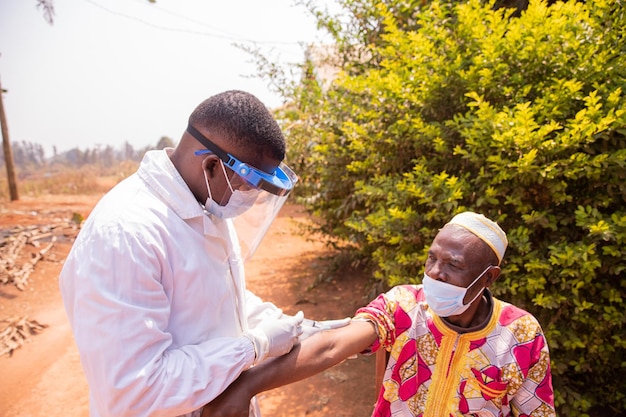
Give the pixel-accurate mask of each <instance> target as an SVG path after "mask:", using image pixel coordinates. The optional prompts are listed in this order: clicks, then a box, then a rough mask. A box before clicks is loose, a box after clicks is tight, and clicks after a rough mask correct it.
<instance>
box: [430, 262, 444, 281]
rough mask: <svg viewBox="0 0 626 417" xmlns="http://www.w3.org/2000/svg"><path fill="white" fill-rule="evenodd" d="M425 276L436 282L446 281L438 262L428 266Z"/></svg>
mask: <svg viewBox="0 0 626 417" xmlns="http://www.w3.org/2000/svg"><path fill="white" fill-rule="evenodd" d="M426 274H428V276H429V277H431V278H432V279H435V280H437V281H447V280H446V279H445V277H444V274H443V270H442V265H441V263H440V262H439V261H435V262H433V263H432V264H430V265H429V267H428V269H427V270H426Z"/></svg>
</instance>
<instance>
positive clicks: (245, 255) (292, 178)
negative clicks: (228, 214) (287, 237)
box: [187, 125, 298, 260]
mask: <svg viewBox="0 0 626 417" xmlns="http://www.w3.org/2000/svg"><path fill="white" fill-rule="evenodd" d="M187 131H188V132H189V134H191V135H192V136H193V137H194V138H195V139H196V140H198V141H199V142H200V143H201V144H202V145H203V146H204V147H205V148H206V150H204V149H203V150H200V151H196V152H195V153H196V155H202V154H208V153H213V154H215V155H217V156H218V157H219V158H220V159H221V160H222V162H223V164H224V166H225V167H226V168H227V170H230V171H233V172H234V175H236V176H238V177H239V178H238V181H237V182H238V183H244V184H245V188H246V189H248V190H251V189H253V190H256V191H257V193H258V196H257V197H256V199H255V200H254V202H253V204H251V205H250V207H249V208H248V209H247V210H246V211H244V212H243V213H241V214H239V215H238V216H236V217H233V218H232V219H230V220H231V221H232V223H233V225H234V228H235V231H236V233H237V236H238V240H239V246H240V249H241V256H242V259H244V260H247V259H249V258H250V257H251V256H252V254H253V253H254V252H255V251H256V249H257V247H258V246H259V243H261V240H262V239H263V237H264V236H265V234H266V233H267V230H268V229H269V227H270V225H271V224H272V223H273V222H274V219H275V218H276V215H277V214H278V212H279V211H280V209H281V208H282V206H283V204H285V201H287V197H288V196H289V193H290V192H291V190H292V189H293V187H294V186H295V184H296V182H297V181H298V177H297V176H296V174H295V173H294V172H293V171H292V170H291V169H290V168H289V167H288V166H287V165H285V164H284V163H282V162H281V163H280V164H279V165H278V167H276V169H275V170H274V172H272V173H267V172H265V171H262V170H260V169H257V168H255V167H253V166H251V165H248V164H246V163H245V162H242V161H240V160H239V159H237V158H235V157H234V156H233V155H231V154H229V153H227V152H225V151H223V150H222V149H220V148H219V147H218V146H217V145H215V144H214V143H213V142H211V141H210V140H209V139H208V138H206V137H205V136H204V135H202V134H201V133H200V132H199V131H198V130H197V129H195V128H194V127H193V126H191V125H188V126H187ZM235 192H236V191H235ZM233 195H234V194H233ZM231 198H232V195H231ZM226 205H228V203H226Z"/></svg>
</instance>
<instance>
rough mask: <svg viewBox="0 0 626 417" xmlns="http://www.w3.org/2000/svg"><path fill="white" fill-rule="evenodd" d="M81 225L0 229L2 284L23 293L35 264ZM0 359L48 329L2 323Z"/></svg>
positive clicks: (21, 320)
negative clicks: (11, 286)
mask: <svg viewBox="0 0 626 417" xmlns="http://www.w3.org/2000/svg"><path fill="white" fill-rule="evenodd" d="M79 224H80V222H74V221H71V222H64V223H57V224H50V225H45V226H16V227H13V228H10V229H3V230H0V285H2V284H4V285H7V284H13V285H15V286H16V287H17V288H18V289H20V290H22V291H23V290H24V289H25V288H26V286H27V285H28V278H29V277H30V274H31V273H32V272H33V271H34V269H35V265H37V263H38V262H39V261H41V260H42V259H45V258H46V257H47V256H48V255H49V252H50V250H51V249H52V247H53V246H54V244H55V243H56V242H57V241H58V240H59V238H61V239H63V238H67V237H74V236H76V233H77V232H78V229H79ZM1 323H8V324H7V325H6V326H5V327H4V328H2V327H1V326H0V329H1V330H0V356H2V355H4V354H9V355H10V354H11V353H13V351H14V350H15V349H18V348H19V347H21V346H22V345H23V344H24V343H25V342H27V341H28V340H29V338H30V336H31V335H33V334H36V333H39V332H41V331H42V330H43V329H44V328H46V327H48V325H46V324H41V323H39V322H37V321H36V320H30V319H29V318H27V317H25V316H23V317H11V318H9V319H5V320H0V324H1Z"/></svg>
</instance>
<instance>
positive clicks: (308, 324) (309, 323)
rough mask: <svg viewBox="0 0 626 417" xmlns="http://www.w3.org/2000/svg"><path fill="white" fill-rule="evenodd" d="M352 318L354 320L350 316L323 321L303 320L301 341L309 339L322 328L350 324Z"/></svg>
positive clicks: (333, 327)
mask: <svg viewBox="0 0 626 417" xmlns="http://www.w3.org/2000/svg"><path fill="white" fill-rule="evenodd" d="M350 320H352V319H351V318H350V317H346V318H345V319H339V320H323V321H315V320H310V319H304V320H303V321H302V335H301V336H300V341H301V342H302V341H303V340H304V339H307V338H309V337H311V336H313V335H314V334H315V333H317V332H321V331H322V330H330V329H337V328H339V327H344V326H347V325H348V324H350Z"/></svg>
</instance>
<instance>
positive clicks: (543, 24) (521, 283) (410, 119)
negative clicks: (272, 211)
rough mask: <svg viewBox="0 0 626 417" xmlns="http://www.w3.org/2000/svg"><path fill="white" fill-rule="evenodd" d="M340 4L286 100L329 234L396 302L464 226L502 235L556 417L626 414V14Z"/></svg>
mask: <svg viewBox="0 0 626 417" xmlns="http://www.w3.org/2000/svg"><path fill="white" fill-rule="evenodd" d="M339 3H341V4H342V6H343V9H344V10H345V14H343V15H341V16H333V15H328V14H327V13H326V12H325V11H324V10H319V9H316V8H315V4H314V2H310V3H309V6H310V7H311V10H312V11H313V13H316V14H317V16H318V22H319V25H320V27H322V28H325V29H326V30H328V31H329V32H330V33H332V34H333V35H334V37H335V44H334V45H332V46H328V47H327V48H326V49H321V50H320V49H318V50H316V51H315V53H314V54H313V53H312V54H311V60H310V62H308V67H305V69H306V70H308V72H307V74H308V77H307V78H305V80H304V81H303V82H302V83H299V84H291V85H289V84H288V83H283V84H282V86H283V87H282V88H283V91H284V92H285V94H286V96H288V97H290V98H291V99H290V102H291V103H292V105H290V106H287V107H286V108H284V109H282V111H281V113H280V116H281V118H282V121H283V124H284V126H285V129H286V131H287V132H288V135H289V139H290V142H291V143H290V147H289V149H290V155H289V159H290V162H291V164H292V165H295V170H296V172H298V173H299V174H300V176H301V177H302V180H303V181H302V184H301V186H300V188H299V189H298V194H299V196H300V198H301V201H302V202H303V203H304V204H306V206H307V207H308V209H309V210H310V211H311V212H312V213H314V214H315V215H316V216H318V217H319V218H320V222H319V223H318V225H317V228H316V231H317V232H319V233H321V234H322V235H324V236H326V238H327V240H328V242H329V243H331V244H334V245H336V246H338V247H341V248H342V249H344V250H345V253H346V255H347V256H348V257H349V259H352V260H353V261H354V262H355V263H362V264H366V265H368V266H369V267H370V269H371V271H372V274H373V275H374V276H375V277H376V278H377V279H379V280H380V282H381V287H383V286H391V285H395V284H398V283H405V282H414V283H419V282H420V281H421V276H422V274H423V270H422V265H423V264H424V261H425V256H426V249H427V245H428V244H429V243H430V242H431V240H432V239H433V237H434V235H435V233H436V232H437V230H438V228H439V227H441V225H443V224H444V223H445V222H446V221H447V220H448V219H449V218H451V217H452V216H453V215H454V214H455V213H457V212H459V211H462V210H474V211H478V212H482V213H484V214H485V215H487V216H488V217H491V218H493V219H495V220H497V221H498V222H499V223H500V224H501V225H502V226H503V228H504V229H505V230H506V231H507V233H508V237H509V241H510V244H509V249H508V251H507V254H506V256H505V261H504V264H503V275H502V278H500V280H499V281H498V283H497V286H496V288H495V293H496V295H497V296H499V297H500V298H502V299H504V300H506V301H509V302H512V303H514V304H516V305H518V306H521V307H523V308H525V309H527V310H529V311H530V312H532V313H533V314H534V315H535V316H536V317H537V318H538V319H539V321H540V322H541V323H542V326H543V327H544V330H545V332H546V336H547V339H548V342H549V345H550V349H551V357H552V372H553V377H554V385H555V389H556V404H557V406H558V411H559V414H560V415H565V416H613V415H626V379H625V378H623V375H624V373H625V371H626V349H625V348H626V334H625V331H624V326H625V324H626V315H625V314H624V310H625V307H626V305H625V298H626V273H625V271H626V262H625V260H626V246H625V243H626V204H625V203H626V97H625V96H624V92H625V87H626V8H625V7H624V6H625V5H624V4H623V3H624V2H623V1H620V0H612V1H609V0H597V1H588V2H582V1H566V2H549V3H548V2H546V1H539V0H536V1H533V0H531V1H530V2H526V1H513V2H504V1H480V0H467V1H416V0H413V1H410V0H385V1H374V0H343V1H340V2H339ZM505 5H507V6H510V5H513V6H515V7H502V6H505ZM261 68H262V69H264V70H265V71H266V73H267V75H268V76H269V77H273V78H274V79H275V80H276V84H277V85H281V83H280V79H281V73H280V71H278V70H277V69H276V68H273V67H272V66H270V65H265V66H261ZM320 68H321V69H324V68H335V69H340V71H337V72H336V74H335V75H336V76H335V78H334V79H333V80H332V82H329V80H328V79H327V78H324V77H320V74H322V73H323V72H321V71H320Z"/></svg>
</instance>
